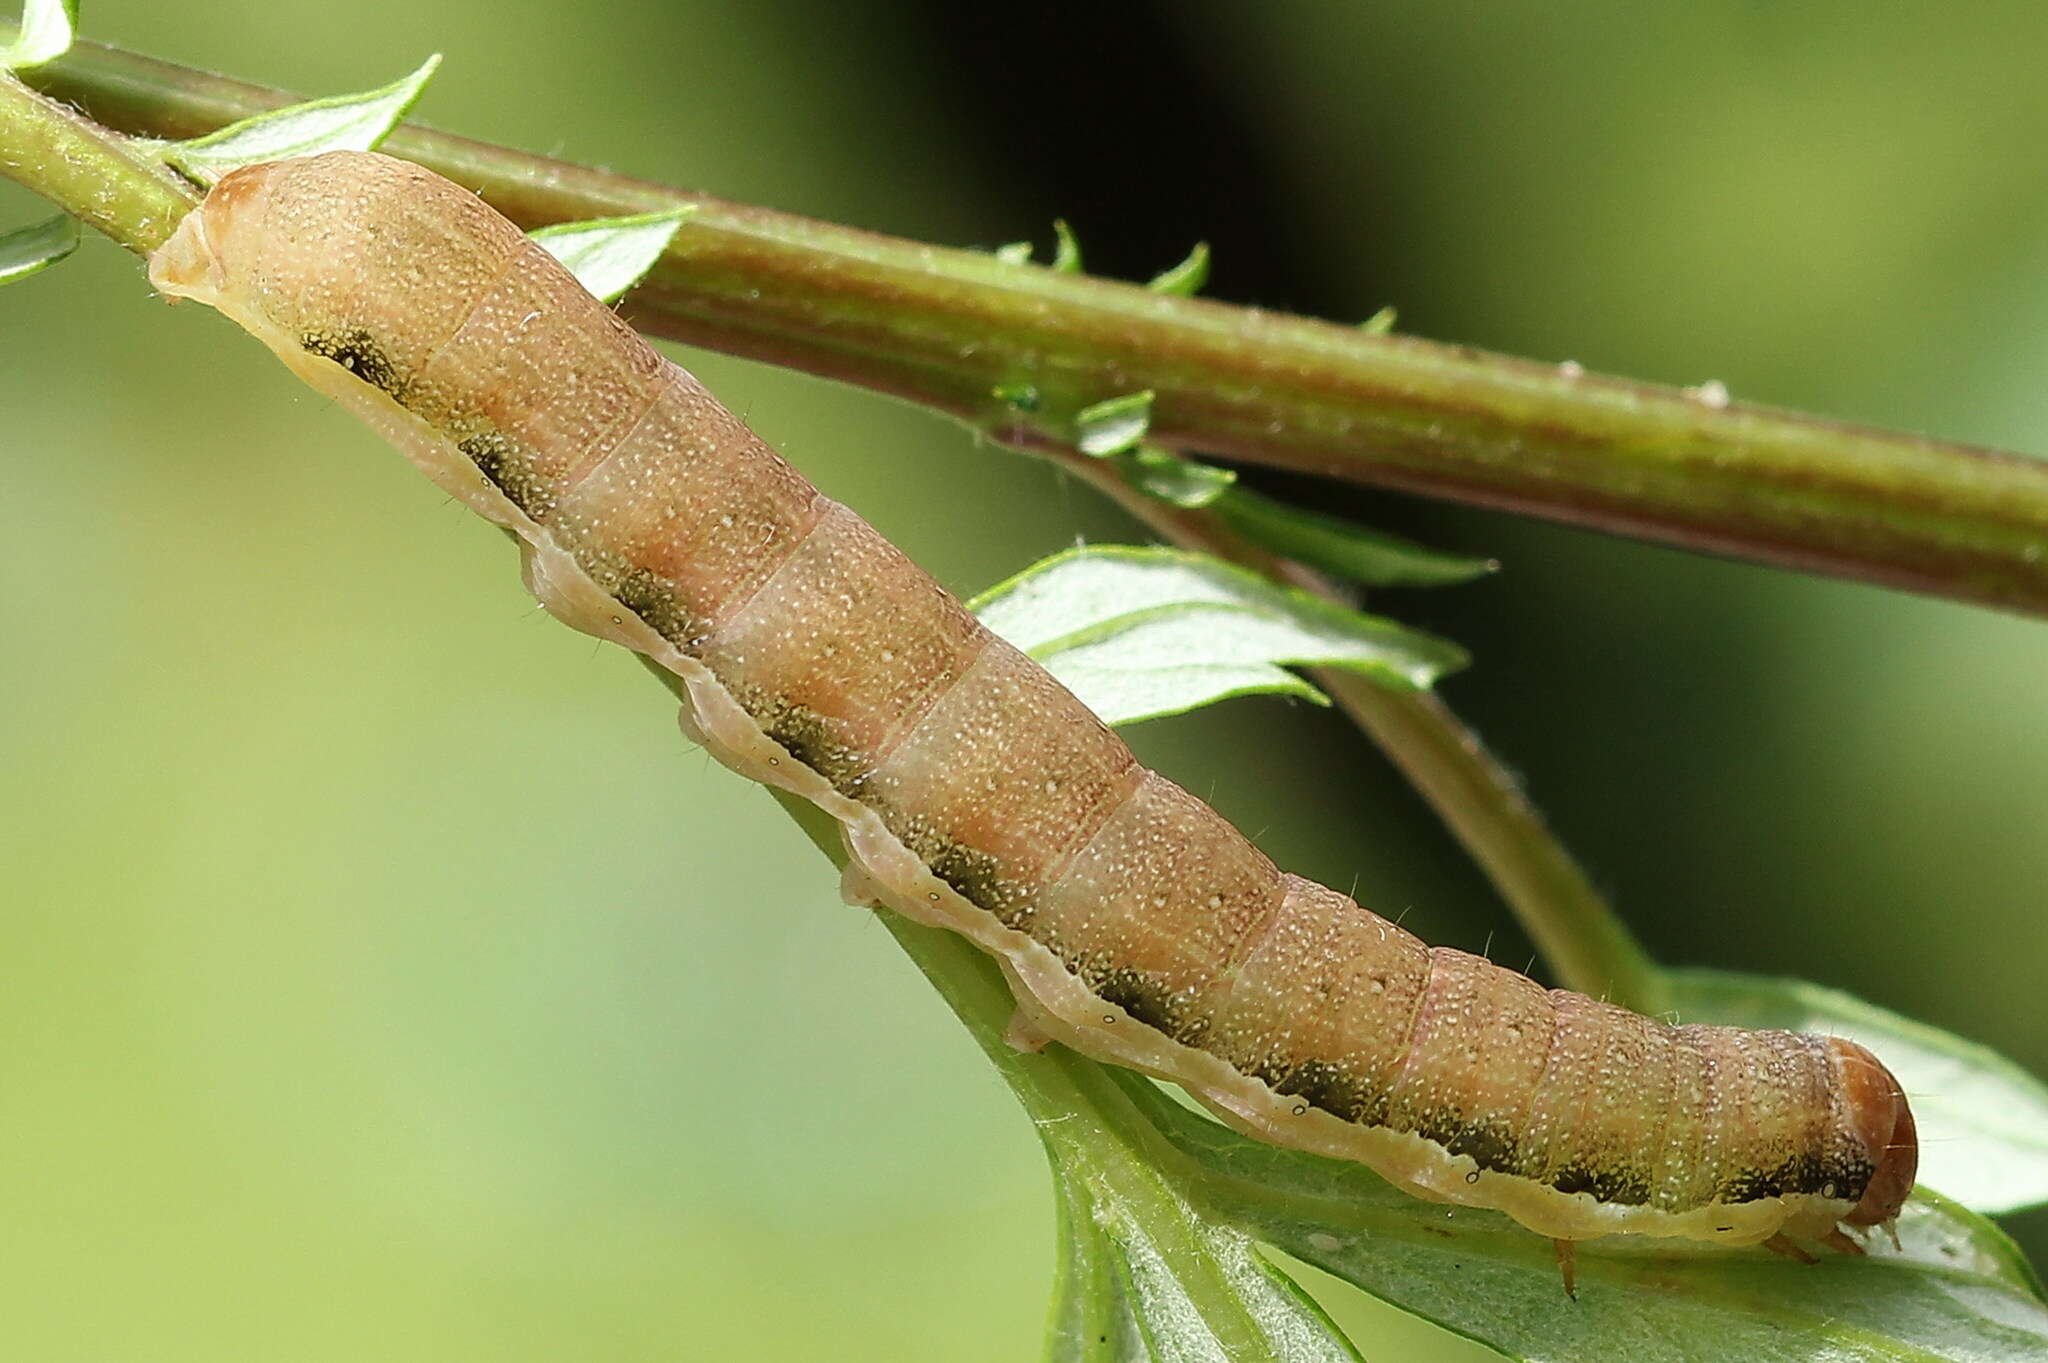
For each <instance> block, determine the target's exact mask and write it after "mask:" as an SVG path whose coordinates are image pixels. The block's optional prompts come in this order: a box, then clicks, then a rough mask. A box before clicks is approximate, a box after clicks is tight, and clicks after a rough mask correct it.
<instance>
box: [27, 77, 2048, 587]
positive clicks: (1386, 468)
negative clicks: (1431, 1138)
mask: <svg viewBox="0 0 2048 1363" xmlns="http://www.w3.org/2000/svg"><path fill="white" fill-rule="evenodd" d="M31 79H32V80H33V81H34V82H35V83H36V84H37V85H38V86H40V87H41V88H43V89H45V90H49V91H51V92H54V93H57V94H59V95H61V96H62V97H64V98H67V99H74V100H78V101H80V102H82V103H83V104H85V105H86V106H87V107H88V108H89V109H90V110H91V112H92V113H93V114H94V116H95V117H97V118H99V119H101V120H102V121H103V122H106V123H108V124H110V125H111V126H113V127H116V128H120V129H122V130H124V131H129V132H135V133H144V134H149V135H154V136H164V137H182V136H190V135H193V134H196V133H200V132H205V131H209V130H211V129H213V128H215V127H218V126H220V125H221V124H223V123H226V122H229V121H231V120H233V119H236V118H240V117H243V116H246V115H248V114H250V113H254V112H258V111H260V110H263V109H267V108H273V107H276V106H277V105H279V104H281V103H286V102H289V101H290V100H291V98H292V97H291V96H290V95H287V94H285V93H284V92H282V91H277V90H271V89H266V88H264V87H261V86H255V85H248V84H245V83H242V82H237V81H231V80H226V79H224V78H221V77H218V76H212V75H208V74H206V73H204V72H199V71H193V70H190V69H188V68H184V67H179V66H175V65H172V64H170V63H167V62H159V61H154V60H151V59H149V58H146V57H141V56H136V55H133V54H130V53H125V52H121V51H118V50H115V49H112V48H107V47H101V46H97V45H94V44H90V43H80V44H79V45H77V46H76V47H75V48H74V49H73V50H72V51H71V52H70V53H68V54H67V55H66V56H64V57H62V58H60V59H58V60H57V61H55V62H52V63H50V64H48V65H46V66H43V67H39V68H37V69H36V70H35V71H34V72H33V73H32V75H31ZM388 145H389V146H390V148H391V149H392V150H393V151H395V152H396V153H398V154H399V155H402V156H408V157H412V158H414V159H416V160H419V161H420V162H422V163H423V164H426V165H429V166H432V167H434V168H436V169H438V170H440V171H441V172H443V173H444V174H447V175H449V176H451V177H452V178H455V179H457V180H460V181H462V182H464V183H466V184H469V185H472V186H476V187H478V188H481V189H482V190H483V191H484V193H485V195H486V197H488V198H489V199H490V200H491V202H492V203H494V204H495V205H497V206H498V207H499V208H500V209H502V210H503V211H505V212H506V213H507V214H508V215H509V216H511V217H512V218H514V219H515V220H518V221H520V222H522V223H525V224H527V225H529V226H530V225H534V224H538V223H543V222H559V221H563V220H567V219H573V218H580V217H592V216H602V215H606V214H617V213H629V212H641V211H648V210H651V209H657V208H663V207H669V206H673V205H675V204H678V203H694V204H696V205H698V206H699V211H698V213H697V215H696V217H695V218H693V219H692V221H691V225H690V228H689V230H688V231H686V232H683V233H681V234H679V235H678V236H677V238H676V241H675V244H674V245H673V246H672V247H671V249H670V251H669V254H668V256H667V257H666V259H665V260H664V261H663V262H662V263H661V265H659V266H658V267H657V268H656V270H655V272H654V274H653V275H652V276H651V277H650V279H649V280H648V282H647V283H646V284H644V285H642V287H641V288H639V289H638V290H636V291H635V292H634V294H633V295H632V296H631V297H630V298H629V300H628V304H627V311H628V314H629V315H630V316H631V317H632V319H633V320H634V322H635V324H636V325H638V326H640V327H641V328H642V329H643V330H647V331H650V332H653V333H655V334H658V335H662V336H667V337H670V338H673V339H676V340H680V341H686V342H689V343H691V344H694V345H703V346H709V347H712V348H714V349H719V350H725V351H729V352H731V353H734V354H738V355H745V356H750V357H752V358H755V359H762V360H767V361H770V362H773V363H776V364H782V365H786V366H790V367H794V368H799V369H805V370H808V371H810V372H812V373H817V374H823V375H827V376H829V377H833V378H839V379H844V380H847V381H850V382H854V383H858V384H861V385H863V386H865V387H869V388H873V389H876V390H878V391H881V392H886V393H892V394H895V395H897V396H900V397H905V398H909V399H911V400H914V401H917V402H920V403H923V404H925V405H927V406H931V407H935V408H937V409H939V410H942V411H945V412H949V413H952V414H954V415H955V416H958V417H961V418H963V419H965V420H967V421H969V422H972V423H974V424H975V425H977V426H979V427H982V428H985V429H988V430H990V431H993V432H995V433H997V434H998V435H1000V436H1001V437H1002V438H1004V439H1006V440H1009V441H1011V442H1012V443H1023V444H1030V445H1047V444H1050V445H1056V446H1062V445H1065V444H1067V443H1069V442H1070V440H1071V437H1072V434H1073V430H1072V416H1073V414H1074V412H1075V411H1077V410H1078V409H1079V408H1080V407H1081V406H1083V405H1085V404H1087V403H1089V402H1093V401H1096V400H1098V399H1101V398H1105V397H1110V396H1114V395H1116V394H1119V393H1127V392H1132V391H1135V390H1138V389H1147V388H1149V389H1152V390H1153V391H1154V392H1155V393H1156V394H1157V398H1156V400H1155V402H1154V405H1153V421H1152V433H1153V435H1154V436H1155V437H1156V438H1158V439H1160V440H1161V441H1162V442H1164V443H1168V444H1172V445H1176V446H1179V447H1181V448H1185V449H1191V450H1199V451H1206V452H1209V453H1212V454H1220V455H1224V456H1227V457H1231V458H1236V459H1241V460H1245V461H1248V462H1251V463H1257V464H1266V465H1270V466H1273V467H1276V468H1286V469H1294V470H1300V471H1306V472H1310V473H1315V474H1320V475H1323V476H1327V477H1334V478H1343V479H1349V480H1352V481H1356V482H1361V483H1371V484H1375V485H1380V486H1385V487H1393V488H1400V489H1404V490H1407V491H1411V492H1420V493H1426V494H1430V495H1434V496H1440V497H1447V498H1452V499H1454V500H1459V501H1465V502H1471V503H1474V504H1478V505H1482V506H1490V507H1496V508H1500V509H1504V510H1509V511H1515V512H1519V513H1522V514H1526V515H1532V516H1540V517H1544V518H1547V519H1550V520H1556V521H1562V522H1566V523H1570V524H1574V525H1581V526H1589V527H1593V528H1596V529H1601V530H1607V531H1611V532H1614V533H1618V534H1625V535H1633V536H1636V537H1639V538H1643V539H1648V540H1654V541H1658V542H1662V543H1667V544H1676V545H1682V546H1686V547H1689V548H1694V549H1703V550H1709V551H1712V552H1716V553H1722V554H1728V555H1732V556H1736V557H1742V558H1750V559H1756V560H1760V561H1762V562H1766V563H1774V564H1779V565H1782V566H1787V567H1793V568H1800V569H1805V570H1809V571H1813V572H1821V573H1830V574H1834V575H1837V576H1842V577H1850V578H1856V579H1860V580H1864V581H1869V582H1877V583H1883V584H1886V585H1890V586H1894V587H1903V588H1907V589H1910V590H1915V591H1922V592H1928V593H1932V594H1935V595H1941V596H1948V597H1953V598H1955V599H1957V600H1962V601H1971V602H1976V603H1980V604H1984V605H1992V606H1998V607H2002V608H2006V609H2010V610H2017V611H2026V612H2032V613H2035V614H2048V463H2043V462H2039V461H2035V460H2031V459H2025V458H2021V457H2017V456H2013V455H2003V454H1998V453H1994V452H1991V451H1986V450H1980V449H1973V448H1970V447H1966V446H1961V445H1952V444H1943V443H1939V442H1934V441H1927V440H1920V439H1916V438H1913V437H1909V436H1902V435H1896V434H1890V433H1887V432H1882V431H1874V430H1869V429H1866V428H1860V427H1855V426H1850V425H1845V424H1840V423H1836V422H1830V421H1823V420H1820V419H1817V418H1813V417H1806V416H1798V415H1794V414H1791V413H1786V412H1779V411H1772V410H1767V409H1763V408H1756V407H1748V406H1735V405H1726V404H1725V403H1723V402H1721V401H1720V400H1719V399H1718V398H1717V397H1716V396H1714V395H1702V394H1698V393H1688V392H1685V391H1681V390H1678V389H1672V388H1665V387H1659V386H1655V385H1650V384H1639V383H1631V382H1627V381H1624V380H1619V379H1609V378H1598V377H1593V376H1590V375H1583V374H1580V373H1578V372H1577V371H1576V370H1572V371H1569V372H1568V371H1566V370H1564V369H1560V368H1558V367H1556V366H1549V365H1540V364H1535V363H1532V362H1529V361H1523V360H1516V359H1510V358H1506V357H1503V356H1498V355H1488V354H1483V353H1481V352H1478V351H1475V350H1471V349H1468V348H1465V347H1458V346H1445V345H1437V344H1432V343H1429V342H1425V341H1422V340H1418V339H1415V338H1410V337H1382V336H1369V335H1365V334H1363V333H1361V332H1360V331H1359V330H1358V329H1357V328H1355V327H1344V326H1337V325H1333V324H1330V323H1324V322H1316V321H1310V320H1307V319H1304V318H1296V317H1287V316H1279V315H1274V314H1270V313H1265V312H1260V311H1258V310H1255V309H1249V308H1237V307H1227V306H1223V305H1220V304H1216V303H1211V302H1206V301H1202V300H1191V299H1181V298H1170V297H1166V296H1163V295H1160V294H1155V293H1151V292H1148V291H1146V290H1144V289H1139V288H1136V287H1132V286H1129V285H1124V284H1117V283H1113V282H1110V281H1107V280H1099V279H1090V278H1086V277H1083V276H1075V275H1063V274H1054V273H1052V272H1051V271H1048V270H1043V269H1036V268H1030V267H1025V266H1013V265H1006V264H1004V263H1002V262H1000V261H997V260H995V259H994V258H992V257H990V256H988V255H984V254H982V253H979V252H973V251H959V250H947V249H942V248H938V247H933V246H928V245H924V244H922V243H918V242H911V241H902V240H898V239H894V238H889V237H882V236H877V235H874V234H871V233H865V232H858V231H854V230H851V229H848V228H842V227H835V226H831V225H829V224H824V223H818V222H812V221H809V220H806V219H803V218H797V217H793V216H790V215H786V214H780V213H772V212H769V211H767V210H764V209H758V208H749V207H744V206H741V205H735V204H730V203H725V202H721V201H719V200H716V199H710V198H706V197H702V196H696V195H685V194H680V193H678V192H676V191H673V190H669V189H665V188H663V187H661V186H658V185H652V184H648V183H646V182H643V181H637V180H632V179H629V178H626V177H624V176H617V175H608V174H604V173H601V172H598V171H592V170H586V169H583V168H581V167H577V166H571V165H566V164H564V163H561V162H557V161H550V160H547V159H546V158H543V157H537V156H530V155H526V154H524V153H519V152H513V151H508V150H505V149H503V148H499V147H492V146H488V145H486V144H483V143H478V142H472V141H467V140H465V139H462V138H456V137H450V136H448V135H446V134H442V133H434V132H429V131H425V130H420V129H403V130H401V131H400V132H399V133H398V134H396V135H395V136H394V137H393V138H392V139H391V141H390V143H389V144H388ZM1011 383H1028V384H1031V385H1033V386H1034V387H1036V388H1037V389H1038V391H1039V393H1040V395H1041V398H1042V402H1041V404H1040V406H1039V408H1038V411H1037V413H1036V414H1034V415H1025V414H1021V413H1018V412H1016V411H1015V410H1013V409H1012V408H1010V407H1009V406H1007V405H1006V404H1004V403H1002V402H1000V401H998V400H997V399H996V398H995V397H994V396H993V395H992V390H993V389H994V388H995V387H997V386H998V385H1002V384H1011Z"/></svg>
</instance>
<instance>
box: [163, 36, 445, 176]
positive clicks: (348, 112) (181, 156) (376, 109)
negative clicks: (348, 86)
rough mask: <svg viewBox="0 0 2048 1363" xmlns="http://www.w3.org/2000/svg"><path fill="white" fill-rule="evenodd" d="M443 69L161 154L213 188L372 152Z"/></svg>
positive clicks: (437, 59) (284, 112) (235, 126)
mask: <svg viewBox="0 0 2048 1363" xmlns="http://www.w3.org/2000/svg"><path fill="white" fill-rule="evenodd" d="M440 64H441V55H440V54H439V53H438V52H437V53H435V54H434V55H433V56H431V57H429V58H427V59H426V61H425V62H423V63H421V65H420V69H419V70H417V71H415V72H413V73H412V74H411V75H409V76H407V77H406V78H405V79H404V80H401V81H395V82H393V83H392V84H390V85H387V86H384V87H383V88H382V89H379V90H366V91H364V92H363V93H362V94H358V95H332V96H329V97H328V98H326V99H315V100H309V101H307V102H306V103H304V104H294V105H291V106H290V107H289V108H284V109H273V110H272V111H271V112H269V113H267V114H257V115H256V116H255V117H254V118H245V119H243V120H242V121H241V122H239V123H230V124H229V125H228V126H227V127H225V128H221V129H219V130H217V131H215V132H210V133H208V134H207V135H206V136H204V137H195V138H193V139H192V140H191V141H189V142H172V143H170V144H168V145H166V146H164V147H161V148H159V149H158V152H157V154H158V155H159V156H161V157H162V158H163V159H164V161H165V162H167V163H168V164H170V165H172V166H175V167H176V168H177V169H178V170H180V171H182V172H184V173H185V174H186V175H187V176H189V177H191V178H192V179H193V180H196V181H198V182H199V183H200V184H203V185H211V184H212V183H213V182H214V181H216V180H218V179H220V177H221V176H223V175H225V174H227V173H228V172H229V171H231V170H235V169H237V168H239V167H241V166H249V165H255V164H256V163H258V162H260V161H282V160H284V159H285V158H287V157H291V156H314V155H317V154H318V153H320V152H323V151H370V150H372V149H373V148H375V147H376V146H377V144H378V143H380V142H382V141H383V140H384V138H385V137H386V136H387V135H388V134H389V133H390V132H391V130H392V129H393V128H395V127H397V126H398V122H399V120H400V119H402V118H404V117H405V115H406V113H407V112H408V111H410V110H411V108H412V106H413V105H414V103H416V102H417V101H418V99H419V97H420V92H421V91H422V90H424V89H426V88H427V81H428V80H429V79H431V78H432V76H433V74H434V70H435V68H436V67H438V66H440Z"/></svg>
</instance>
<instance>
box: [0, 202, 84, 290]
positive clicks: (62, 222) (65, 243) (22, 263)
mask: <svg viewBox="0 0 2048 1363" xmlns="http://www.w3.org/2000/svg"><path fill="white" fill-rule="evenodd" d="M77 249H78V219H76V218H74V217H72V216H71V215H70V214H68V213H59V214H58V215H57V216H56V217H54V218H51V219H49V220H48V221H47V222H39V223H37V224H36V225H35V226H33V227H18V228H16V229H15V230H14V231H12V232H7V233H0V284H12V283H13V282H14V281H15V280H17V279H27V278H28V277H29V276H30V275H32V274H35V273H36V272H37V271H39V270H45V269H48V268H49V267H50V266H52V265H55V264H56V263H57V262H58V261H60V260H62V259H64V257H66V256H68V255H70V254H71V253H72V252H73V251H75V250H77Z"/></svg>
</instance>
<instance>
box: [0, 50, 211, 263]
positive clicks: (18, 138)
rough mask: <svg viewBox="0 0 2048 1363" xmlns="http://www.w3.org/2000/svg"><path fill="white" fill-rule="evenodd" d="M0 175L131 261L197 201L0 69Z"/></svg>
mask: <svg viewBox="0 0 2048 1363" xmlns="http://www.w3.org/2000/svg"><path fill="white" fill-rule="evenodd" d="M0 175H5V176H7V177H8V178H9V179H12V180H18V181H20V182H21V183H22V184H24V185H26V186H28V187H29V188H30V189H33V190H35V191H36V192H37V193H38V194H41V195H42V196H43V197H44V198H46V199H49V200H50V201H51V202H53V203H55V204H56V205H57V206H58V207H59V208H62V209H64V210H65V211H66V212H68V213H71V214H72V215H74V216H76V217H79V218H83V219H84V220H85V221H86V222H89V223H91V224H92V225H93V226H94V227H97V228H98V229H99V230H100V231H102V232H104V233H106V234H107V235H108V236H110V237H112V238H113V239H114V240H115V241H117V242H119V243H121V245H123V246H125V247H127V248H128V249H129V250H131V251H134V252H135V253H136V254H138V255H147V254H148V253H149V252H151V251H154V250H155V249H156V248H157V247H158V246H160V245H162V244H163V241H164V238H166V237H168V236H170V234H171V229H172V228H173V227H175V226H177V223H178V219H180V218H182V217H184V216H185V214H186V213H188V212H190V211H191V209H192V206H193V205H194V204H196V203H197V202H198V199H197V198H196V197H195V196H194V195H193V194H192V193H191V192H190V191H189V190H187V189H185V188H184V187H183V185H182V184H180V183H179V182H178V181H177V180H176V179H174V178H173V177H172V176H171V174H170V172H168V171H166V170H164V169H163V168H162V167H161V166H157V165H154V164H152V163H150V162H148V161H145V160H143V159H142V158H141V157H138V156H136V155H135V154H134V152H133V151H132V150H131V149H130V148H129V146H128V144H127V139H125V138H122V137H118V136H115V135H114V134H112V133H109V132H107V131H106V130H105V129H104V128H101V127H98V126H97V125H95V124H93V123H89V122H87V121H86V120H85V119H83V118H80V117H79V116H78V115H77V114H75V113H73V112H72V111H71V110H69V109H67V108H65V107H63V106H62V105H60V104H58V103H56V102H55V101H54V100H51V99H48V98H46V97H44V96H42V95H39V94H37V93H36V92H35V91H34V90H31V89H29V88H28V87H27V86H25V85H23V84H22V83H21V82H19V81H17V80H15V79H14V78H13V77H12V76H10V75H8V74H7V73H6V72H4V71H0Z"/></svg>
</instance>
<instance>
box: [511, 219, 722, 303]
mask: <svg viewBox="0 0 2048 1363" xmlns="http://www.w3.org/2000/svg"><path fill="white" fill-rule="evenodd" d="M696 211H697V209H696V207H695V205H685V206H683V207H681V208H671V209H669V210H668V211H666V212H663V213H637V214H634V215H633V216H631V217H626V218H590V219H587V220H585V221H583V222H565V223H560V224H557V225H556V226H553V227H542V228H539V229H538V230H536V231H533V232H529V233H528V234H527V235H528V236H530V237H532V238H533V239H534V240H535V241H537V242H539V243H540V244H541V246H542V248H543V249H544V250H546V251H547V253H548V254H549V255H551V256H553V257H554V258H555V259H556V260H559V261H561V262H562V264H563V265H565V266H567V267H568V270H569V273H570V274H572V275H575V276H576V282H577V283H579V284H581V285H582V286H583V287H584V288H586V289H588V290H589V291H590V293H591V295H592V296H593V297H595V298H597V299H599V300H601V301H603V302H606V303H615V302H617V301H618V300H619V299H621V298H623V297H625V295H626V291H627V290H628V289H630V288H632V287H633V286H634V285H635V284H638V283H639V282H640V281H641V280H642V279H643V278H645V277H646V275H647V272H648V271H649V270H651V269H653V268H654V262H656V261H657V260H660V259H661V253H662V252H663V251H666V250H667V249H668V244H669V243H670V242H671V241H674V240H675V236H676V231H677V229H678V228H680V227H681V226H682V225H683V220H684V219H686V218H688V217H689V216H690V215H691V214H692V213H695V212H696Z"/></svg>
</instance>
